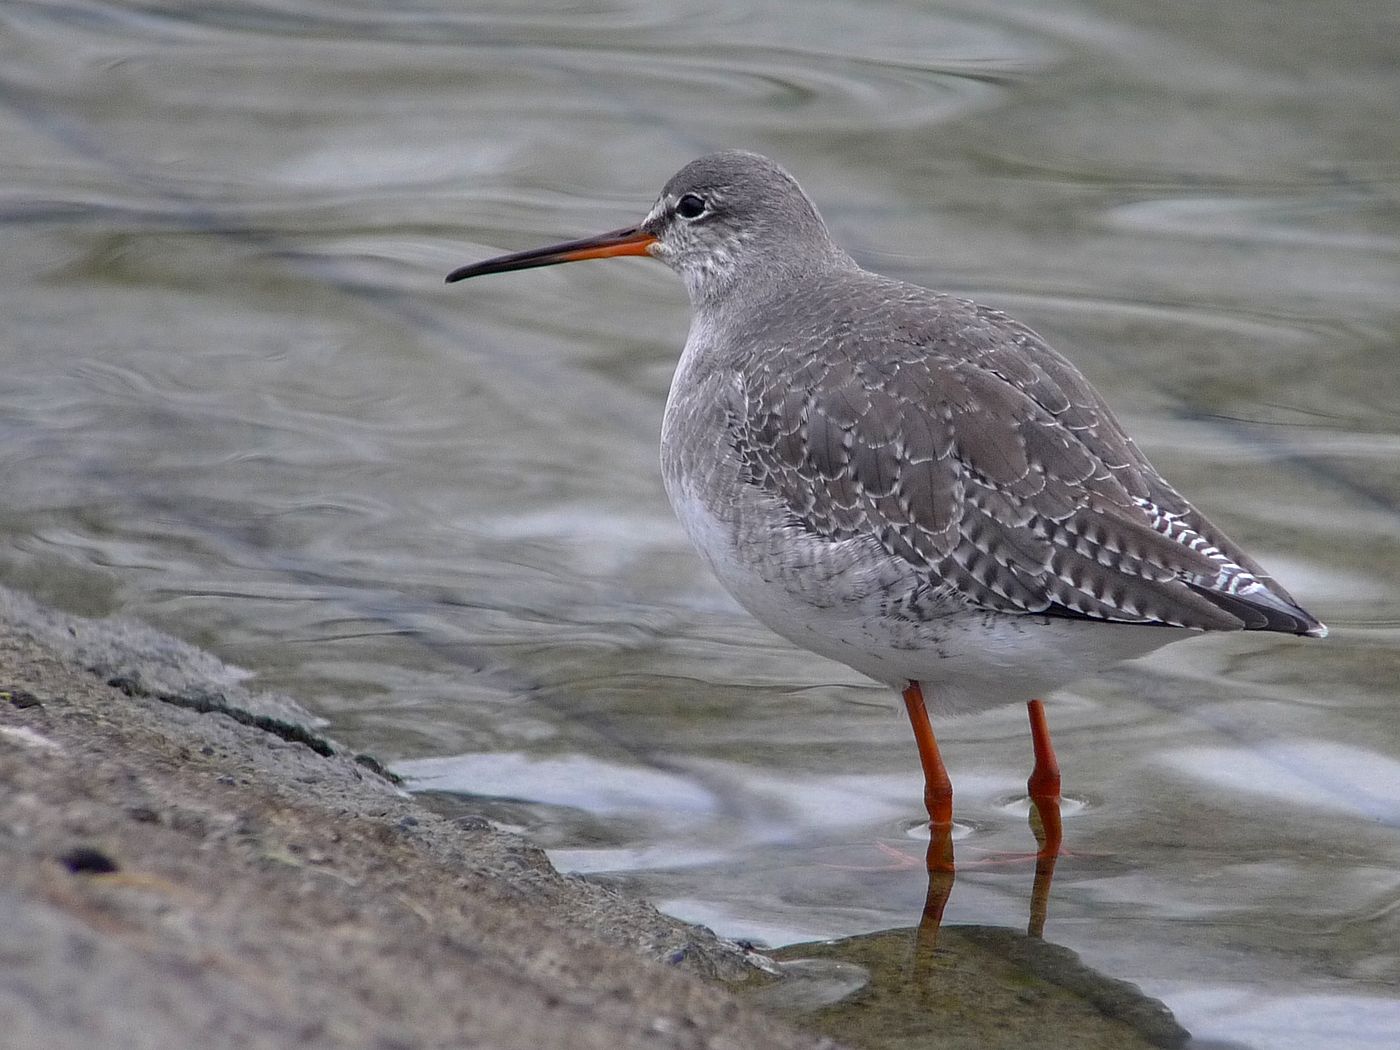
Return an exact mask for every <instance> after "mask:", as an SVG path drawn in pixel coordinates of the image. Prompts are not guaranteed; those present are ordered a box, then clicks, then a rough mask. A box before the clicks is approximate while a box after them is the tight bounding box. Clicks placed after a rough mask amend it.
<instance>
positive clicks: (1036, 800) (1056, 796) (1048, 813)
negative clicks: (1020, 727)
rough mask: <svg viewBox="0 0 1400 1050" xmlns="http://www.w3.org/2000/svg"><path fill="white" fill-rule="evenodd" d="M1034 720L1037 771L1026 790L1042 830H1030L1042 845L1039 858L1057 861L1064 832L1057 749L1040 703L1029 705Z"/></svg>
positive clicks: (1033, 737) (1036, 701)
mask: <svg viewBox="0 0 1400 1050" xmlns="http://www.w3.org/2000/svg"><path fill="white" fill-rule="evenodd" d="M1026 711H1027V713H1028V714H1029V715H1030V719H1031V744H1032V746H1033V747H1034V748H1035V768H1034V769H1032V770H1031V775H1030V779H1029V780H1027V781H1026V790H1027V791H1028V792H1029V793H1030V796H1031V805H1032V806H1033V807H1034V811H1035V812H1034V815H1035V816H1036V817H1038V818H1039V822H1040V827H1039V828H1038V829H1037V828H1036V827H1035V823H1036V822H1035V820H1032V821H1031V827H1032V829H1033V830H1035V832H1036V836H1035V837H1036V839H1037V840H1038V841H1039V845H1040V856H1042V857H1046V856H1050V857H1055V856H1058V855H1059V853H1060V841H1061V838H1062V832H1061V828H1060V764H1059V762H1057V761H1056V760H1055V748H1054V746H1053V745H1052V744H1051V743H1050V727H1049V726H1048V725H1047V724H1046V722H1045V705H1044V704H1043V703H1041V702H1040V701H1039V700H1032V701H1030V703H1028V704H1026Z"/></svg>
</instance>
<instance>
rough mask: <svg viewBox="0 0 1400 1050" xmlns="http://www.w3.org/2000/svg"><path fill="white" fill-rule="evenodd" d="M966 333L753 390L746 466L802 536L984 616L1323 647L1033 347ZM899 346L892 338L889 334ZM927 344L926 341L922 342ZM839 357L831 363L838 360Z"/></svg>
mask: <svg viewBox="0 0 1400 1050" xmlns="http://www.w3.org/2000/svg"><path fill="white" fill-rule="evenodd" d="M949 302H950V303H951V304H952V305H953V306H954V307H956V308H957V309H960V310H962V311H964V316H960V317H959V318H958V321H959V323H958V324H957V325H956V326H951V327H950V326H948V325H947V324H946V323H945V319H944V318H943V317H941V316H940V317H939V318H938V320H939V322H940V325H939V330H938V331H937V332H936V333H934V334H933V335H929V334H928V333H915V334H914V335H913V337H912V338H910V337H909V335H910V334H909V333H908V332H905V333H901V336H902V337H903V338H901V339H899V340H898V341H895V342H891V343H886V344H884V345H880V346H877V347H872V346H871V344H870V341H869V340H861V339H860V338H859V337H858V334H857V336H856V337H855V338H852V337H851V336H850V334H849V333H848V334H847V336H846V338H843V339H842V340H841V341H840V342H841V345H844V346H848V347H851V348H853V350H854V351H855V352H853V353H852V354H851V356H849V357H847V358H845V359H836V360H832V359H831V356H830V354H829V353H827V354H825V355H824V354H822V353H820V352H813V353H811V354H808V355H806V356H805V357H803V358H801V359H799V360H798V361H797V365H798V367H797V368H796V370H795V372H794V371H793V370H792V369H791V365H792V364H793V363H794V362H793V358H792V356H791V355H785V356H786V358H787V361H786V363H787V366H788V367H787V368H786V369H785V370H784V371H783V372H782V374H778V373H776V372H775V373H773V374H769V373H768V372H766V371H765V370H763V369H762V368H757V369H755V370H753V371H751V372H750V373H749V374H748V375H747V376H746V377H745V384H744V385H745V399H746V400H745V406H744V413H743V414H744V417H745V418H744V419H742V420H735V421H734V423H733V430H732V433H733V434H734V435H735V440H734V444H735V449H736V452H737V453H738V455H739V457H740V460H741V462H742V463H743V464H744V469H745V471H746V474H747V477H748V479H749V480H750V481H751V482H752V483H754V484H757V485H759V486H760V487H762V488H764V489H765V490H767V491H768V492H770V493H771V494H773V495H775V496H776V497H777V498H778V499H779V500H781V501H782V503H783V504H784V505H785V506H786V507H787V509H788V510H789V512H790V514H791V516H792V520H793V523H794V524H796V525H798V526H800V527H802V528H805V529H808V530H811V531H813V532H816V533H818V534H820V535H823V536H826V537H828V538H830V539H832V540H842V539H849V538H854V537H863V538H866V539H870V538H874V539H875V540H876V541H878V542H879V544H880V545H881V547H883V549H884V550H885V551H886V552H887V553H888V554H889V555H890V556H893V557H898V558H902V559H904V560H906V561H908V562H909V563H911V564H912V565H914V566H915V567H916V569H918V570H919V571H920V573H921V574H926V578H927V579H928V580H929V582H930V583H931V584H932V585H942V586H950V587H952V588H954V589H955V590H956V592H957V593H958V594H960V595H961V596H962V597H963V599H964V600H966V601H967V602H968V603H969V604H970V605H972V606H974V607H980V608H985V609H992V610H997V611H1002V612H1010V613H1038V614H1046V615H1059V616H1072V617H1082V618H1090V619H1101V620H1112V621H1119V622H1126V623H1143V624H1166V625H1172V626H1178V627H1192V628H1200V629H1214V630H1230V629H1240V628H1246V629H1261V630H1274V631H1287V632H1291V633H1319V632H1320V631H1321V630H1323V629H1322V628H1321V625H1320V624H1318V622H1317V621H1316V620H1314V619H1313V618H1312V617H1311V616H1309V615H1308V614H1307V613H1306V612H1304V611H1303V610H1302V609H1300V608H1299V607H1298V606H1297V605H1296V603H1294V602H1293V601H1292V599H1291V598H1290V597H1289V596H1288V595H1287V593H1286V592H1284V591H1283V590H1282V589H1281V588H1279V587H1277V585H1274V584H1272V583H1271V581H1270V580H1269V578H1268V577H1267V576H1265V575H1264V574H1263V573H1262V571H1261V570H1260V569H1259V567H1258V566H1257V565H1256V564H1255V563H1254V562H1253V561H1251V560H1250V559H1249V558H1248V557H1246V556H1245V555H1244V554H1243V552H1241V551H1239V550H1238V548H1236V547H1235V546H1234V545H1233V544H1231V543H1230V542H1229V540H1227V539H1226V538H1225V537H1224V536H1223V535H1221V534H1220V533H1219V532H1218V530H1215V529H1214V527H1213V526H1211V525H1210V523H1209V522H1207V521H1206V520H1205V519H1204V518H1203V517H1202V516H1201V515H1200V514H1199V513H1198V512H1196V511H1195V510H1194V508H1192V507H1191V506H1190V504H1188V503H1187V502H1186V501H1185V500H1183V499H1182V498H1181V497H1180V496H1179V495H1178V494H1177V493H1176V492H1175V490H1173V489H1172V488H1171V486H1170V485H1168V484H1167V483H1166V482H1165V481H1164V480H1162V479H1161V477H1160V476H1159V475H1158V474H1157V473H1156V472H1155V471H1154V470H1153V469H1152V467H1151V465H1150V464H1148V462H1147V461H1146V459H1145V458H1144V457H1143V456H1142V455H1141V453H1140V452H1139V451H1138V450H1137V448H1136V446H1135V445H1134V444H1133V442H1132V440H1131V439H1130V438H1128V437H1127V435H1126V434H1125V433H1124V432H1123V430H1122V428H1121V426H1119V424H1118V423H1117V421H1116V420H1115V419H1114V418H1113V416H1112V414H1111V413H1110V412H1109V410H1108V409H1107V407H1106V406H1105V405H1104V404H1103V402H1102V400H1101V399H1100V398H1099V396H1098V395H1097V393H1096V392H1095V391H1094V390H1093V388H1092V387H1090V386H1089V384H1088V382H1087V381H1086V380H1085V379H1084V378H1083V377H1082V376H1080V375H1079V374H1078V372H1077V371H1075V370H1074V368H1073V367H1072V366H1071V365H1070V364H1069V363H1068V362H1067V361H1065V360H1064V359H1063V358H1062V357H1060V356H1059V355H1058V354H1056V353H1055V352H1054V351H1053V350H1051V349H1050V348H1049V347H1048V346H1046V345H1045V344H1044V342H1043V341H1041V340H1040V339H1039V337H1038V336H1036V335H1035V333H1033V332H1031V331H1030V330H1029V329H1026V328H1024V327H1023V326H1020V325H1017V324H1015V323H1014V322H1011V321H1009V320H1007V319H1006V318H1004V317H1003V316H1002V315H1000V314H996V313H994V312H992V311H987V310H984V309H982V308H979V307H975V306H974V305H973V304H969V303H962V302H959V301H956V300H953V301H949ZM886 332H888V329H886ZM920 336H922V338H920ZM829 346H830V344H829V343H828V344H827V347H828V350H829Z"/></svg>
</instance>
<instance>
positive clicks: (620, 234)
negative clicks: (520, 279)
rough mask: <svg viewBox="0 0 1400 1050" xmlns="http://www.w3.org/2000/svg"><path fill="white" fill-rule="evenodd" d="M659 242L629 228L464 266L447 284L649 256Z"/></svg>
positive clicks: (636, 227)
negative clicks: (589, 261)
mask: <svg viewBox="0 0 1400 1050" xmlns="http://www.w3.org/2000/svg"><path fill="white" fill-rule="evenodd" d="M655 243H656V238H655V237H654V236H653V235H652V234H650V233H647V232H646V231H645V230H643V229H642V228H641V227H640V226H628V227H626V228H624V229H621V230H613V231H611V232H609V233H600V234H598V236H596V237H584V238H583V239H582V240H577V241H565V242H564V243H563V244H552V245H550V246H549V247H548V248H532V249H530V250H529V251H525V252H513V253H512V254H510V255H498V256H496V257H495V258H494V259H486V260H484V261H483V262H479V263H472V264H470V265H468V266H461V267H458V268H457V269H455V270H453V271H452V272H451V273H449V274H448V275H447V283H448V284H452V283H453V282H454V281H464V280H466V279H467V278H468V277H480V276H481V275H482V274H485V273H505V272H506V271H507V270H529V269H531V268H533V267H535V266H553V265H554V264H555V263H566V262H578V261H580V260H582V259H610V258H612V257H613V256H615V255H648V254H650V253H649V252H648V251H647V249H648V248H650V247H651V246H652V245H653V244H655Z"/></svg>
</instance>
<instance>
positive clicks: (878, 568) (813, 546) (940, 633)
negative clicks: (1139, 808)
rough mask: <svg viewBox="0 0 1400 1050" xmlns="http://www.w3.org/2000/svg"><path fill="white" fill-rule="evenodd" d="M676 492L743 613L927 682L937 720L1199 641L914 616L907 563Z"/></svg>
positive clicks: (1152, 632)
mask: <svg viewBox="0 0 1400 1050" xmlns="http://www.w3.org/2000/svg"><path fill="white" fill-rule="evenodd" d="M744 489H747V490H748V491H747V492H745V493H743V495H738V493H740V492H741V491H742V490H744ZM667 493H668V495H669V496H670V498H671V505H672V507H673V508H674V509H675V512H676V515H677V517H678V518H679V519H680V521H681V524H682V525H683V526H684V528H685V531H686V533H687V534H688V535H689V536H690V540H691V542H692V543H694V545H695V547H696V549H697V550H698V551H699V552H700V554H701V555H702V556H703V557H704V559H705V561H706V562H707V563H708V564H709V566H710V568H711V569H712V570H713V572H714V573H715V575H716V577H718V579H719V581H720V583H721V584H723V585H724V587H725V589H726V590H728V591H729V593H730V594H732V595H733V596H734V597H735V599H737V600H738V602H739V604H740V605H742V606H743V607H744V608H745V609H747V610H748V611H749V612H750V613H752V614H753V615H754V616H755V617H756V618H758V619H759V620H760V621H762V622H763V623H764V624H766V625H767V626H768V627H769V628H771V629H772V630H774V631H776V632H777V633H778V634H780V635H782V636H783V637H784V638H787V639H788V640H790V641H792V642H793V643H795V644H796V645H798V646H800V647H802V648H804V649H808V650H811V651H812V652H815V653H819V654H820V655H822V656H826V657H829V658H830V659H833V660H837V661H839V662H840V663H843V664H845V665H847V666H848V667H852V668H854V669H855V670H857V671H859V672H861V673H862V674H865V675H868V676H869V677H871V678H873V679H875V680H876V681H879V682H883V683H885V684H886V685H889V686H891V687H892V688H895V689H900V688H902V687H903V686H904V685H905V684H906V683H908V682H910V681H918V682H920V683H921V684H922V685H923V686H924V696H925V699H926V701H927V703H928V705H929V707H930V708H931V709H932V710H934V711H936V712H940V713H945V714H952V713H970V712H975V711H980V710H983V709H986V708H989V707H995V706H998V705H1001V704H1007V703H1024V702H1025V701H1027V700H1032V699H1037V698H1040V697H1042V696H1043V695H1044V694H1046V693H1048V692H1049V691H1050V690H1052V689H1055V688H1057V687H1059V686H1062V685H1067V684H1068V683H1070V682H1073V681H1076V680H1078V679H1080V678H1084V677H1087V676H1089V675H1093V674H1096V673H1097V672H1099V671H1102V670H1104V669H1106V668H1108V667H1111V666H1112V665H1114V664H1116V663H1118V662H1120V661H1122V660H1128V659H1132V658H1133V657H1137V656H1142V655H1145V654H1146V653H1149V652H1152V651H1153V650H1155V649H1159V648H1161V647H1162V646H1164V645H1167V644H1169V643H1171V642H1176V641H1182V640H1184V639H1187V638H1192V637H1196V636H1197V633H1198V632H1194V631H1187V630H1181V629H1178V628H1172V627H1147V626H1139V625H1133V624H1110V623H1103V622H1097V621H1087V620H1072V619H1065V618H1062V617H1051V616H1028V615H1011V614H1007V613H997V612H988V611H985V610H979V609H974V608H970V607H969V606H967V605H966V603H964V602H963V601H962V600H961V599H959V598H957V597H955V596H949V597H947V598H944V599H942V600H938V599H937V598H936V597H934V596H933V595H931V594H929V592H928V589H927V588H924V595H925V598H924V600H922V601H920V602H919V603H918V608H917V613H918V614H917V615H915V614H913V610H911V609H910V607H909V605H908V603H906V602H904V601H903V600H902V599H903V597H904V596H905V595H907V594H908V593H909V592H910V591H911V590H913V589H914V588H916V587H917V586H918V583H919V581H918V578H917V575H916V573H915V571H914V569H913V568H912V566H909V565H908V564H907V563H904V562H902V561H901V560H900V559H898V558H894V557H891V556H889V555H886V554H884V552H883V551H878V550H876V551H872V550H871V549H870V548H869V547H867V546H865V545H862V544H861V543H860V542H859V541H841V542H831V541H828V540H825V539H823V538H821V537H817V536H813V535H811V534H810V533H805V532H802V531H800V530H798V529H795V528H792V527H788V526H785V525H784V524H783V520H782V515H781V513H780V512H779V511H778V510H777V509H776V508H774V507H771V506H769V505H768V504H767V501H766V497H763V496H762V494H760V493H757V492H756V491H755V490H753V488H752V487H751V486H739V487H737V488H736V489H735V490H734V493H735V498H734V499H731V500H726V501H722V503H721V504H720V506H719V507H716V506H714V505H712V504H711V503H709V502H707V501H705V500H703V499H702V498H701V497H700V495H699V493H698V491H697V487H696V486H695V485H694V484H693V483H691V482H690V481H689V480H688V479H681V478H671V477H668V478H667Z"/></svg>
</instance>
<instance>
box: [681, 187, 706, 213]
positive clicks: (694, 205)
mask: <svg viewBox="0 0 1400 1050" xmlns="http://www.w3.org/2000/svg"><path fill="white" fill-rule="evenodd" d="M676 214H677V215H679V216H680V217H681V218H682V219H698V218H700V216H702V215H704V214H705V198H704V197H700V196H697V195H696V194H694V193H687V194H686V195H685V196H683V197H682V198H681V199H680V200H678V201H676Z"/></svg>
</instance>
